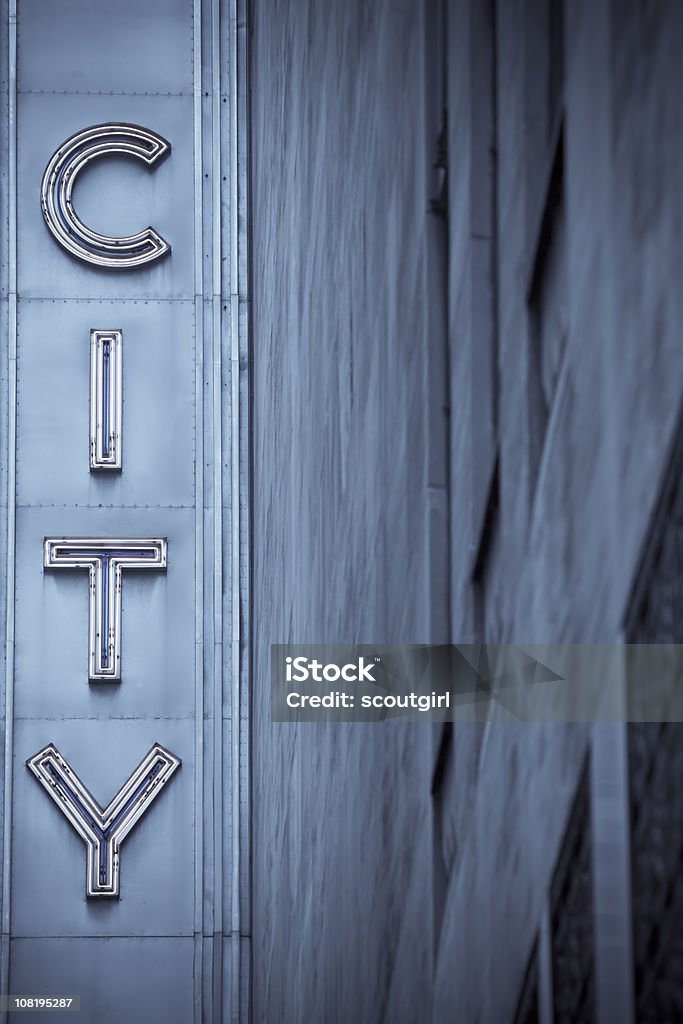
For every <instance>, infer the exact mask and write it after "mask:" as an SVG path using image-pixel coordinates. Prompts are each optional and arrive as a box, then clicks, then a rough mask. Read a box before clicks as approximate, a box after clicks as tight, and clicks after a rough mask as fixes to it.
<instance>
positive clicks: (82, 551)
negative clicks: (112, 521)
mask: <svg viewBox="0 0 683 1024" xmlns="http://www.w3.org/2000/svg"><path fill="white" fill-rule="evenodd" d="M166 548H167V545H166V540H165V538H162V537H151V538H138V537H122V538H103V537H46V538H45V546H44V562H43V565H44V568H45V569H71V570H73V569H87V570H88V573H89V576H90V605H89V617H88V618H89V627H88V678H89V679H90V680H91V682H98V681H102V680H104V681H110V682H118V681H119V680H120V678H121V574H122V572H123V570H124V569H133V570H136V571H138V570H142V571H149V570H157V571H163V570H164V569H165V568H166Z"/></svg>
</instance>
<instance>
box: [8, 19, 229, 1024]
mask: <svg viewBox="0 0 683 1024" xmlns="http://www.w3.org/2000/svg"><path fill="white" fill-rule="evenodd" d="M0 22H1V26H2V27H1V31H0V39H1V40H2V44H1V45H2V49H1V51H0V66H1V67H2V83H1V88H2V111H3V113H2V117H1V119H0V132H1V135H0V157H1V160H2V173H1V177H0V184H1V192H0V213H1V216H0V225H1V226H0V232H1V236H0V237H1V260H2V264H1V267H2V269H1V288H2V292H1V298H0V313H1V328H0V331H1V334H0V345H1V351H2V358H1V366H2V369H1V370H0V380H1V385H0V443H1V445H2V457H1V459H0V463H1V467H2V468H1V470H0V473H1V474H2V480H1V488H2V497H1V498H0V517H1V520H2V529H1V530H0V537H1V539H0V566H1V571H2V577H3V583H2V587H1V588H0V589H1V590H2V597H0V603H1V608H2V614H1V615H0V619H1V620H2V622H1V624H0V634H1V635H2V645H3V657H2V659H0V663H1V665H2V667H1V668H0V680H1V681H2V712H0V714H2V727H3V737H4V742H3V748H2V749H3V754H2V757H0V764H1V765H2V778H3V786H2V793H3V796H4V799H3V816H2V823H3V825H2V834H1V837H0V838H1V843H2V957H1V975H0V990H1V992H2V996H3V997H10V996H22V997H24V998H27V997H32V996H73V997H77V998H78V999H80V1016H81V1019H84V1020H88V1021H95V1020H101V1021H107V1020H110V1021H119V1020H128V1021H131V1022H133V1021H152V1020H164V1021H169V1022H178V1024H187V1022H188V1021H196V1022H200V1021H210V1020H211V1021H215V1020H238V1019H246V1017H247V1014H248V977H249V942H248V938H247V937H246V936H248V923H247V922H248V917H247V914H248V886H247V885H246V879H247V878H248V875H249V851H248V828H247V825H248V805H247V799H246V796H247V793H248V778H247V772H248V757H247V741H248V736H247V731H246V708H247V703H248V691H247V686H246V671H247V659H246V650H245V647H244V641H245V633H244V632H243V630H242V627H241V623H242V622H243V621H244V618H245V614H244V609H245V604H246V601H247V582H248V576H247V573H246V570H244V569H242V568H241V567H242V566H246V563H247V546H246V545H247V535H248V515H247V494H248V488H247V462H246V451H247V438H248V422H247V411H248V409H247V401H246V395H247V383H246V371H247V359H246V352H247V299H248V293H247V276H246V225H245V221H244V204H245V202H246V162H245V161H246V146H247V134H246V120H245V117H246V107H245V102H246V88H245V84H244V82H245V80H246V77H245V76H246V38H245V26H244V12H243V11H242V9H241V7H240V5H239V4H234V3H223V2H220V3H219V2H215V3H214V2H207V3H204V2H200V0H196V2H187V0H171V2H168V0H161V2H151V3H145V4H139V3H127V2H124V3H117V4H105V3H99V2H97V3H90V2H81V0H63V2H62V0H57V2H53V0H47V2H43V0H18V2H17V0H4V2H3V3H2V4H1V5H0ZM148 225H149V227H148ZM65 570H71V571H65ZM133 826H135V829H134V831H132V829H133ZM25 1005H26V1004H25ZM29 1005H30V1004H29ZM6 1011H7V1007H6V1006H5V1007H4V1008H3V1014H5V1016H3V1019H6ZM41 1012H42V1011H41ZM35 1017H36V1018H37V1017H38V1014H35ZM9 1018H10V1019H12V1020H14V1019H15V1014H14V1013H10V1014H9ZM22 1019H23V1017H22ZM26 1019H34V1015H33V1014H31V1013H30V1012H29V1013H28V1017H27V1018H26Z"/></svg>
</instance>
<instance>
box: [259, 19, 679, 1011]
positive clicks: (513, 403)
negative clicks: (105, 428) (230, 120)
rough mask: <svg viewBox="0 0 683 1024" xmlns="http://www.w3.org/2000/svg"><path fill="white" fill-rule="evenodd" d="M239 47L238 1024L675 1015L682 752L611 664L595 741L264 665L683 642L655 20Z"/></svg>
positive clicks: (417, 31) (318, 26)
mask: <svg viewBox="0 0 683 1024" xmlns="http://www.w3.org/2000/svg"><path fill="white" fill-rule="evenodd" d="M251 34H252V35H251V38H252V119H251V129H252V155H253V179H252V242H253V295H254V315H253V331H254V334H253V348H252V358H253V393H254V399H253V429H254V435H253V466H252V472H253V492H252V494H253V557H254V562H253V609H254V615H253V620H252V637H253V675H252V701H253V721H252V730H253V869H252V870H253V879H254V886H253V935H254V962H253V979H252V993H253V1009H254V1019H255V1020H259V1021H270V1020H273V1019H281V1020H288V1021H289V1020H292V1021H295V1020H296V1021H298V1020H326V1021H347V1020H358V1021H368V1022H369V1021H380V1020H381V1021H392V1022H399V1021H400V1022H404V1021H405V1022H413V1021H418V1020H419V1021H423V1020H434V1021H438V1022H442V1021H450V1020H457V1021H467V1022H477V1021H479V1022H491V1024H503V1022H510V1024H512V1022H515V1021H517V1022H522V1021H524V1022H531V1021H537V1020H542V1021H546V1022H547V1021H550V1020H555V1021H562V1022H569V1021H600V1022H606V1021H610V1022H611V1021H614V1022H620V1024H623V1022H628V1021H660V1022H663V1021H667V1022H668V1021H672V1022H673V1021H677V1020H680V1019H683V1005H682V1003H681V999H682V995H681V986H680V972H679V963H680V954H679V949H680V942H681V926H680V886H681V881H680V877H681V856H682V851H683V847H682V844H681V826H680V822H679V818H680V814H679V811H678V806H679V805H680V789H681V782H680V771H679V770H678V765H679V764H680V756H681V753H680V751H681V745H680V733H679V731H678V727H677V726H676V725H675V723H669V724H665V725H661V724H657V723H656V722H654V723H652V724H647V725H637V724H631V725H629V724H627V723H628V720H629V718H631V717H634V716H636V712H635V710H634V705H633V695H632V693H631V689H630V674H629V672H630V670H629V661H628V657H627V655H626V653H625V654H624V662H623V668H622V672H621V677H620V679H621V682H620V687H621V689H620V692H621V700H622V707H621V709H620V711H619V713H618V714H616V715H615V716H613V717H614V718H615V720H614V721H612V722H607V721H605V722H600V723H598V722H591V721H586V722H570V721H564V722H562V721H559V722H555V723H552V724H551V723H541V722H526V723H509V722H506V723H504V722H496V721H493V722H490V723H487V724H485V725H479V724H475V723H472V724H470V725H455V726H451V727H448V726H447V727H445V728H443V729H441V728H439V727H436V726H433V727H430V726H427V725H422V726H420V725H418V724H403V725H401V724H397V723H387V724H384V725H379V724H364V725H360V724H354V725H346V726H341V725H332V724H315V725H314V724H302V725H294V724H291V725H286V726H284V725H281V724H273V723H272V722H271V720H270V709H269V697H270V695H269V685H268V682H269V672H270V651H269V645H270V644H271V643H273V642H280V643H284V642H293V643H304V642H307V643H313V642H315V643H324V642H327V643H354V642H367V643H426V642H432V643H449V642H450V643H462V642H484V641H486V642H494V643H514V644H523V643H552V644H558V643H574V644H577V643H580V644H585V643H600V644H607V645H614V644H623V643H624V642H628V643H638V644H640V643H645V642H650V643H663V642H664V643H673V642H675V641H677V640H678V639H679V634H680V628H679V626H678V615H677V610H678V607H679V602H680V596H679V595H680V558H679V554H678V551H679V546H678V545H679V537H680V530H679V523H680V498H679V494H680V485H679V482H678V481H679V479H680V465H681V462H680V450H681V440H680V438H681V429H682V427H681V422H682V421H681V395H682V391H681V379H682V378H681V369H682V368H683V346H682V345H681V336H680V323H681V309H680V304H681V301H682V300H681V295H682V294H683V290H682V289H681V288H680V287H679V284H678V277H679V270H678V268H679V267H680V266H681V256H682V255H683V253H682V252H681V247H682V246H683V232H682V231H681V218H682V216H683V204H682V203H681V200H680V193H679V187H678V183H679V181H680V180H681V171H682V170H683V134H682V133H681V118H682V117H683V105H682V104H681V100H680V97H681V94H682V90H681V75H682V74H683V72H682V71H681V64H680V60H679V59H678V54H679V53H680V50H681V42H682V40H683V12H682V11H681V8H680V5H677V4H675V3H671V2H666V0H664V2H661V3H660V2H656V3H643V2H640V0H626V2H622V0H619V2H610V0H598V2H596V0H590V2H587V0H586V2H584V0H578V2H572V3H565V4H561V3H555V2H550V0H509V2H508V0H493V2H489V0H485V2H481V0H444V2H442V3H439V2H433V3H404V2H400V0H398V2H396V0H393V2H389V0H386V2H383V3H375V4H369V3H365V2H363V0H357V2H352V3H348V4H343V5H342V4H327V5H320V4H316V3H314V2H305V0H291V2H289V3H287V2H282V3H278V4H274V5H273V4H270V3H264V2H260V0H254V3H253V4H252V12H251ZM663 673H664V676H663V678H662V679H656V680H654V679H653V685H655V684H659V685H663V687H664V691H665V693H666V690H667V687H670V686H671V684H672V680H671V679H670V678H667V676H666V667H665V668H664V669H663ZM665 703H666V702H665ZM636 717H637V716H636ZM663 717H664V715H663Z"/></svg>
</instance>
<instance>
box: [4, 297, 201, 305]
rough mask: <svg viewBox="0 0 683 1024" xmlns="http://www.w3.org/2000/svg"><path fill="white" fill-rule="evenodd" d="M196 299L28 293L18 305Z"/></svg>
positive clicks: (189, 300)
mask: <svg viewBox="0 0 683 1024" xmlns="http://www.w3.org/2000/svg"><path fill="white" fill-rule="evenodd" d="M194 301H195V299H194V295H183V296H181V297H178V298H175V297H173V296H163V295H140V296H138V298H137V299H130V298H128V299H127V298H125V297H124V296H122V295H88V296H87V297H86V298H81V297H78V296H76V295H28V296H26V298H24V297H22V298H20V299H18V305H19V306H23V305H24V304H28V303H30V302H63V303H65V304H66V303H68V304H69V305H70V306H85V305H87V304H88V303H91V302H112V303H113V302H115V303H116V304H117V305H120V304H124V305H125V304H126V303H127V304H128V305H134V306H136V305H140V304H144V303H147V302H149V303H152V302H155V303H160V302H187V303H188V304H190V303H192V305H193V306H194Z"/></svg>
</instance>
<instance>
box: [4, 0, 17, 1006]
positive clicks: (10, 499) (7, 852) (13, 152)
mask: <svg viewBox="0 0 683 1024" xmlns="http://www.w3.org/2000/svg"><path fill="white" fill-rule="evenodd" d="M7 20H8V26H7V28H8V72H9V75H8V83H7V85H8V138H7V159H8V186H9V187H8V229H9V230H8V249H9V251H8V254H7V256H8V297H9V304H8V356H7V362H8V367H7V369H8V374H7V379H8V391H9V394H8V415H7V595H6V597H7V606H6V609H5V612H6V636H5V643H6V648H5V787H4V801H5V805H4V815H5V822H4V829H3V850H2V945H1V951H0V959H1V961H2V963H1V965H0V985H1V991H2V992H4V993H5V994H7V993H9V962H10V925H11V921H10V909H11V897H10V880H11V878H10V876H11V870H12V790H13V776H14V584H15V571H16V567H15V555H16V552H15V544H16V455H17V0H9V8H8V19H7ZM3 1016H4V1018H5V1020H7V1019H8V1014H7V1012H5V1013H4V1014H3Z"/></svg>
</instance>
